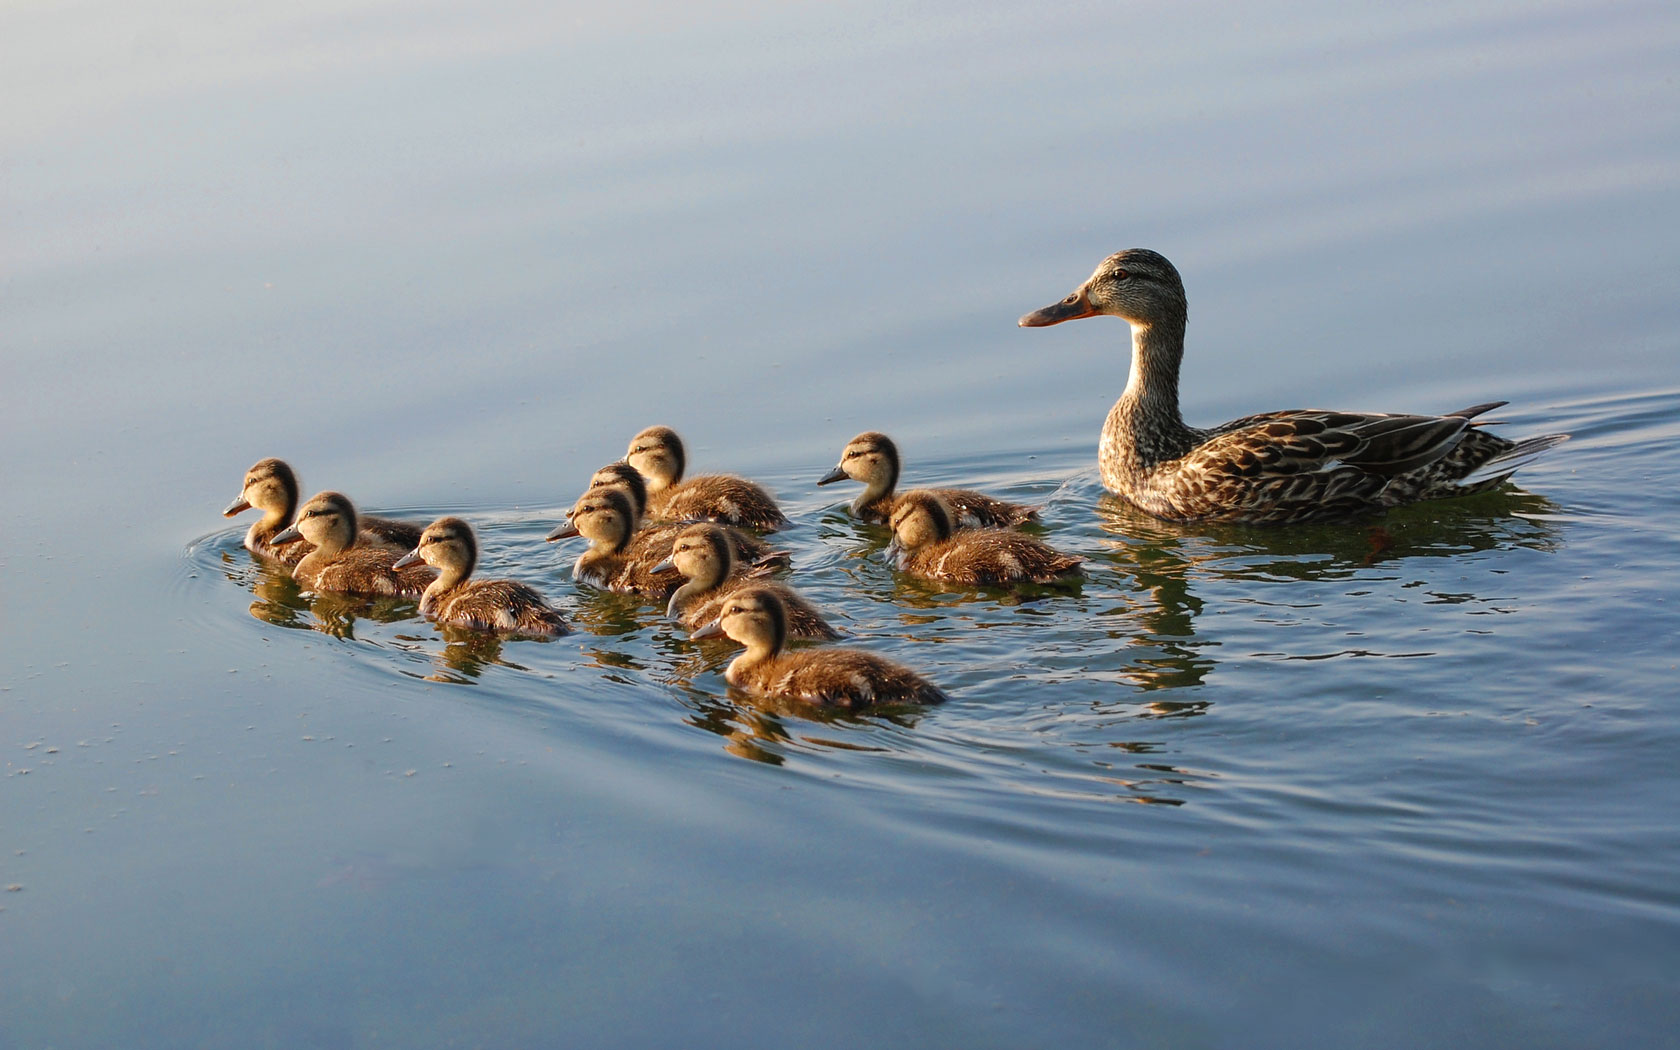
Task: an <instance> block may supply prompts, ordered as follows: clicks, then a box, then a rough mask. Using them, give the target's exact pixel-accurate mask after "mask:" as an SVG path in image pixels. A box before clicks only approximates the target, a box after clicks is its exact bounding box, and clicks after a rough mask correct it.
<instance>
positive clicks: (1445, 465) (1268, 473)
mask: <svg viewBox="0 0 1680 1050" xmlns="http://www.w3.org/2000/svg"><path fill="white" fill-rule="evenodd" d="M1098 314H1108V315H1109V316H1112V317H1118V318H1120V319H1121V320H1123V321H1125V322H1127V323H1128V324H1129V325H1131V328H1132V368H1131V375H1130V378H1128V379H1127V381H1126V390H1125V393H1123V394H1121V395H1120V400H1119V401H1117V402H1115V404H1114V408H1113V409H1112V410H1111V411H1110V412H1109V414H1108V421H1107V422H1106V423H1104V424H1103V431H1102V441H1101V443H1100V445H1099V446H1098V457H1097V458H1098V462H1099V463H1100V465H1101V467H1102V479H1103V484H1104V485H1106V486H1107V487H1108V489H1109V490H1110V491H1112V492H1114V493H1115V494H1117V495H1119V496H1120V497H1122V498H1124V499H1126V500H1127V501H1129V502H1131V503H1132V504H1133V505H1135V506H1137V507H1138V508H1139V509H1140V510H1143V511H1145V512H1147V513H1150V514H1153V515H1155V516H1156V517H1159V518H1166V519H1168V520H1170V521H1198V520H1210V521H1236V522H1247V523H1251V524H1280V523H1288V522H1297V521H1312V520H1320V519H1326V518H1339V517H1346V516H1348V515H1351V514H1356V513H1359V512H1362V511H1372V510H1381V509H1383V508H1387V507H1397V506H1400V505H1402V504H1406V503H1415V502H1417V501H1419V500H1428V499H1444V498H1447V497H1450V496H1464V495H1469V494H1471V493H1475V492H1483V491H1486V490H1487V489H1490V488H1492V487H1494V486H1495V485H1498V484H1500V483H1501V482H1503V481H1504V480H1505V479H1506V478H1508V477H1510V475H1511V472H1512V471H1514V470H1516V469H1517V468H1518V467H1520V466H1522V465H1523V464H1525V463H1527V462H1528V461H1529V460H1531V459H1533V458H1534V457H1535V456H1538V455H1539V454H1540V453H1542V452H1544V451H1546V450H1547V449H1549V448H1551V447H1552V446H1554V445H1557V444H1558V443H1560V442H1562V441H1564V440H1566V439H1567V438H1568V435H1567V434H1546V435H1542V436H1540V437H1532V438H1527V439H1525V440H1523V441H1510V440H1508V439H1506V438H1502V437H1498V436H1496V435H1494V434H1491V433H1489V432H1487V431H1486V430H1482V429H1480V427H1479V425H1478V424H1476V423H1473V422H1471V420H1472V419H1473V418H1474V417H1475V416H1478V415H1480V414H1481V413H1483V412H1486V411H1488V410H1490V409H1494V408H1498V407H1499V406H1500V405H1503V404H1505V402H1503V401H1493V402H1489V403H1487V404H1484V405H1473V406H1471V407H1470V408H1466V409H1461V410H1459V411H1457V412H1450V413H1448V414H1447V415H1444V416H1411V415H1386V414H1381V413H1375V412H1325V411H1316V410H1290V411H1285V412H1267V413H1263V414H1261V415H1256V416H1244V417H1243V418H1241V419H1236V420H1232V421H1231V422H1229V423H1223V424H1221V425H1219V426H1216V427H1213V428H1211V429H1208V430H1200V429H1197V428H1195V427H1190V426H1186V425H1185V423H1184V420H1183V418H1182V417H1181V416H1180V415H1179V410H1178V369H1179V363H1180V362H1181V361H1182V360H1183V358H1184V328H1185V323H1186V319H1187V317H1188V309H1187V307H1186V300H1185V295H1184V282H1183V281H1182V280H1180V278H1179V276H1178V271H1177V270H1176V269H1174V268H1173V265H1172V263H1170V262H1168V261H1167V260H1166V259H1165V258H1163V257H1162V256H1161V255H1159V254H1157V253H1155V252H1152V251H1150V250H1149V249H1147V248H1129V249H1127V250H1126V251H1123V252H1119V253H1117V254H1115V255H1111V256H1109V257H1108V258H1106V259H1104V260H1103V261H1102V262H1101V263H1100V264H1098V266H1097V269H1096V272H1094V273H1093V274H1091V276H1090V277H1089V278H1088V279H1087V280H1086V281H1085V283H1084V284H1081V285H1080V286H1079V287H1078V288H1076V289H1074V291H1073V293H1072V294H1071V295H1069V296H1068V297H1067V298H1066V299H1063V300H1062V301H1061V302H1059V303H1055V304H1054V305H1051V306H1046V307H1044V308H1043V309H1041V310H1034V311H1033V312H1032V313H1030V314H1027V315H1026V316H1025V317H1022V318H1021V321H1020V324H1021V326H1022V327H1023V328H1041V327H1044V326H1046V325H1053V324H1061V323H1062V322H1063V321H1072V320H1076V319H1078V318H1081V317H1095V316H1097V315H1098Z"/></svg>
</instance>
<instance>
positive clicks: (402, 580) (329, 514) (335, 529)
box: [273, 492, 436, 598]
mask: <svg viewBox="0 0 1680 1050" xmlns="http://www.w3.org/2000/svg"><path fill="white" fill-rule="evenodd" d="M358 525H359V522H358V521H357V518H356V508H355V506H354V505H353V504H352V503H351V502H350V500H349V499H348V498H347V497H346V496H345V495H344V494H343V493H339V492H320V493H316V494H315V495H314V496H312V497H310V500H309V502H308V503H305V504H304V505H303V506H302V507H301V508H300V509H299V510H298V519H297V522H296V524H293V525H291V526H290V527H288V528H286V529H284V530H282V531H281V532H280V533H279V534H278V535H276V536H275V537H274V540H273V542H274V543H276V544H286V543H293V542H296V541H298V540H300V539H302V540H307V541H309V542H310V543H313V544H314V545H315V549H314V550H312V551H310V552H309V553H308V554H306V555H304V556H303V558H302V560H300V561H299V562H298V563H297V566H296V567H295V568H293V569H292V578H293V579H295V580H297V582H298V583H299V584H301V585H302V586H303V587H305V588H306V589H308V590H312V591H333V592H336V593H340V594H367V595H374V596H376V597H395V598H418V597H420V596H421V595H422V594H424V593H425V591H426V588H427V587H428V586H430V585H431V583H432V581H433V580H434V579H435V578H436V574H435V573H433V572H432V570H431V569H428V568H427V567H425V566H424V565H414V566H410V567H409V568H406V569H393V568H392V567H391V563H392V562H393V561H395V560H396V559H397V556H398V555H397V552H395V551H393V550H391V548H389V547H370V546H367V545H365V544H363V543H362V542H361V539H360V537H359V534H358Z"/></svg>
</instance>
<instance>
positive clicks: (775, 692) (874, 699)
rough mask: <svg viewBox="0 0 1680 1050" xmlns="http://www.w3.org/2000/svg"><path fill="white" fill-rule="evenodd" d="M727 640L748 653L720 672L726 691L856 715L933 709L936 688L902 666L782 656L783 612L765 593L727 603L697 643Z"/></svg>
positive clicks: (849, 653)
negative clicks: (888, 708)
mask: <svg viewBox="0 0 1680 1050" xmlns="http://www.w3.org/2000/svg"><path fill="white" fill-rule="evenodd" d="M719 634H725V635H728V636H729V637H730V638H733V639H734V640H735V641H737V642H740V643H741V644H742V645H744V646H746V647H747V651H746V652H744V653H742V654H741V655H740V656H738V657H736V658H735V660H734V662H733V663H731V664H730V665H729V670H727V671H726V672H724V678H725V679H726V680H727V681H728V682H729V684H730V685H733V686H735V687H736V688H739V689H744V690H746V691H747V692H749V693H755V694H757V695H760V696H765V697H772V698H778V699H791V700H802V701H804V702H806V703H812V704H820V705H824V706H829V707H840V708H845V709H848V710H858V709H861V708H865V707H878V706H883V705H893V704H937V703H941V702H943V701H944V700H945V699H946V696H945V694H944V693H943V692H941V691H940V690H939V688H938V687H937V686H935V685H934V684H932V683H931V682H929V681H928V680H927V679H925V678H923V677H922V676H921V675H919V674H917V673H916V672H915V671H912V670H911V669H910V668H908V667H905V666H904V665H903V664H900V663H896V662H894V661H892V660H888V659H886V658H885V657H881V656H876V655H875V654H874V653H867V652H863V651H862V650H859V649H831V648H815V649H801V650H799V651H797V652H786V651H784V646H785V645H786V644H787V638H788V623H787V609H786V607H785V606H784V605H783V604H782V599H781V598H780V597H778V596H777V595H776V594H775V593H774V592H773V591H771V590H769V589H767V588H763V587H749V588H746V589H744V590H742V591H740V592H738V593H736V594H733V595H731V596H730V597H729V600H728V601H726V602H725V603H724V605H723V608H722V609H721V610H720V612H719V615H718V618H717V619H716V620H713V621H712V622H711V623H709V624H707V625H706V626H705V627H702V628H701V629H700V630H698V631H696V632H695V633H694V637H696V638H709V637H715V636H716V635H719Z"/></svg>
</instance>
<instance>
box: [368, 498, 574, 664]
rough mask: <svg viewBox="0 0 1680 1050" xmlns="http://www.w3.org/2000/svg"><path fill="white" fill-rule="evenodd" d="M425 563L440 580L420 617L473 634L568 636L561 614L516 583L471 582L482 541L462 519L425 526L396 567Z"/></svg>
mask: <svg viewBox="0 0 1680 1050" xmlns="http://www.w3.org/2000/svg"><path fill="white" fill-rule="evenodd" d="M422 561H423V562H425V563H426V564H427V565H430V566H431V567H432V568H434V569H436V570H437V573H438V576H437V579H435V580H433V581H432V584H431V586H429V587H427V588H426V593H425V594H424V595H422V596H421V598H420V614H421V615H422V616H427V617H430V618H431V619H432V620H435V621H437V622H438V623H447V624H454V625H455V626H457V627H467V628H471V629H472V630H475V631H496V632H498V633H501V634H520V635H528V636H532V637H539V638H544V637H555V636H557V635H562V634H570V633H571V628H570V627H568V626H567V625H566V620H565V618H564V617H562V616H561V615H560V610H558V609H556V608H554V607H553V606H551V605H549V604H548V603H547V602H545V601H544V600H543V596H542V595H541V594H539V593H537V591H536V590H535V589H534V588H532V587H528V586H526V585H525V584H523V583H520V582H518V581H517V580H473V579H468V577H470V576H471V575H472V572H473V569H474V568H476V567H477V566H478V538H477V537H476V536H474V535H473V530H472V526H471V525H468V524H467V523H466V522H465V521H462V520H461V519H460V518H439V519H438V520H436V521H434V522H432V523H431V524H430V525H428V526H426V530H425V531H424V532H422V533H421V534H420V540H419V542H418V543H417V544H416V545H415V548H414V549H413V550H411V551H409V552H408V553H407V554H405V555H404V556H403V557H401V558H399V559H398V560H397V562H396V564H395V565H393V566H392V567H393V568H396V569H402V568H406V567H407V566H409V565H416V564H419V563H420V562H422Z"/></svg>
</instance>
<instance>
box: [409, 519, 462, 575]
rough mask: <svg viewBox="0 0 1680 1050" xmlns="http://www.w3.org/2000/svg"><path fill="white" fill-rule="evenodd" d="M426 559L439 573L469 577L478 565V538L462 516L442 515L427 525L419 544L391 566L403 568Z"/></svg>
mask: <svg viewBox="0 0 1680 1050" xmlns="http://www.w3.org/2000/svg"><path fill="white" fill-rule="evenodd" d="M421 561H423V562H425V563H426V564H427V565H430V566H431V567H432V568H434V569H437V570H438V571H439V572H446V573H451V574H454V575H457V576H468V575H470V574H471V573H472V571H473V568H474V567H475V566H476V565H477V564H478V539H477V537H475V536H473V530H472V526H471V525H468V524H467V523H466V522H464V521H462V520H461V519H460V518H439V519H438V520H436V521H434V522H432V523H431V524H430V525H427V526H426V531H425V532H422V533H421V534H420V543H419V545H418V546H416V547H415V548H414V549H413V550H411V551H409V552H408V553H407V554H405V555H403V556H402V557H401V558H399V559H397V561H396V563H395V564H394V565H392V566H391V568H393V569H401V568H404V567H405V566H409V565H413V564H415V563H416V562H421Z"/></svg>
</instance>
